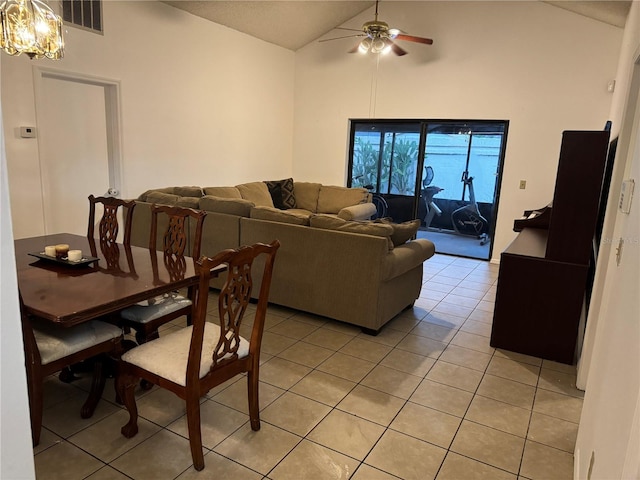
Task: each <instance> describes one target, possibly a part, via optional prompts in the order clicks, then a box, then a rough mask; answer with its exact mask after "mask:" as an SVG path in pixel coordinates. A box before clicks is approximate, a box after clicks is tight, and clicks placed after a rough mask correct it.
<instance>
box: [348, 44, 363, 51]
mask: <svg viewBox="0 0 640 480" xmlns="http://www.w3.org/2000/svg"><path fill="white" fill-rule="evenodd" d="M359 49H360V42H358V43H356V44H355V45H354V46H353V48H352V49H351V50H349V51H348V52H347V53H357V52H358V50H359Z"/></svg>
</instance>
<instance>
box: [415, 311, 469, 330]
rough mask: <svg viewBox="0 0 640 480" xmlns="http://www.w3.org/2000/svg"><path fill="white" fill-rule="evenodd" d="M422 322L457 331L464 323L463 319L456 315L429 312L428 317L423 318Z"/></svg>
mask: <svg viewBox="0 0 640 480" xmlns="http://www.w3.org/2000/svg"><path fill="white" fill-rule="evenodd" d="M423 321H425V322H429V323H435V324H436V325H441V326H443V327H447V328H452V329H456V330H457V329H459V328H460V327H461V326H462V324H463V323H464V322H465V318H463V317H460V316H457V315H451V314H449V313H446V312H441V311H431V312H429V315H427V316H426V317H425V318H423Z"/></svg>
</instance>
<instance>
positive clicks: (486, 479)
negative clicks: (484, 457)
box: [436, 452, 516, 480]
mask: <svg viewBox="0 0 640 480" xmlns="http://www.w3.org/2000/svg"><path fill="white" fill-rule="evenodd" d="M436 480H516V476H515V475H514V474H512V473H509V472H505V471H504V470H500V469H498V468H495V467H492V466H491V465H487V464H485V463H480V462H478V461H476V460H473V459H471V458H467V457H463V456H462V455H458V454H457V453H454V452H449V453H447V457H446V458H445V459H444V463H443V464H442V468H441V469H440V471H439V472H438V476H437V477H436Z"/></svg>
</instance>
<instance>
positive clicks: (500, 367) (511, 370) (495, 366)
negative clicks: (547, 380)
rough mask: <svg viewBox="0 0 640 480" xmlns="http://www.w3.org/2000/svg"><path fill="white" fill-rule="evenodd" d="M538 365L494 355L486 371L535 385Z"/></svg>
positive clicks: (538, 370)
mask: <svg viewBox="0 0 640 480" xmlns="http://www.w3.org/2000/svg"><path fill="white" fill-rule="evenodd" d="M539 372H540V367H537V366H535V365H529V364H526V363H520V362H516V361H513V360H509V359H506V358H500V357H494V358H492V359H491V363H490V364H489V367H488V368H487V373H488V374H490V375H495V376H496V377H502V378H507V379H509V380H513V381H516V382H520V383H524V384H526V385H532V386H534V387H535V386H536V385H537V383H538V374H539Z"/></svg>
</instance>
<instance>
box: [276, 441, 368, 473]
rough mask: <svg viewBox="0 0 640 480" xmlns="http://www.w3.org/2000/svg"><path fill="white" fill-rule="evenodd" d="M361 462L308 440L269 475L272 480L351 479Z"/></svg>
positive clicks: (297, 447)
mask: <svg viewBox="0 0 640 480" xmlns="http://www.w3.org/2000/svg"><path fill="white" fill-rule="evenodd" d="M358 464H359V462H358V461H357V460H354V459H353V458H350V457H347V456H346V455H342V454H341V453H338V452H336V451H334V450H330V449H328V448H325V447H323V446H322V445H318V444H316V443H313V442H310V441H308V440H303V441H302V442H300V444H299V445H298V446H296V448H295V449H294V450H293V451H292V452H291V453H290V454H289V455H287V456H286V457H285V459H284V460H282V462H280V463H279V464H278V466H277V467H276V468H274V469H273V471H272V472H271V473H270V474H269V478H270V479H272V480H305V479H308V480H312V479H320V478H345V479H346V478H349V476H350V475H351V473H353V472H354V471H355V470H356V468H358Z"/></svg>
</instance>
